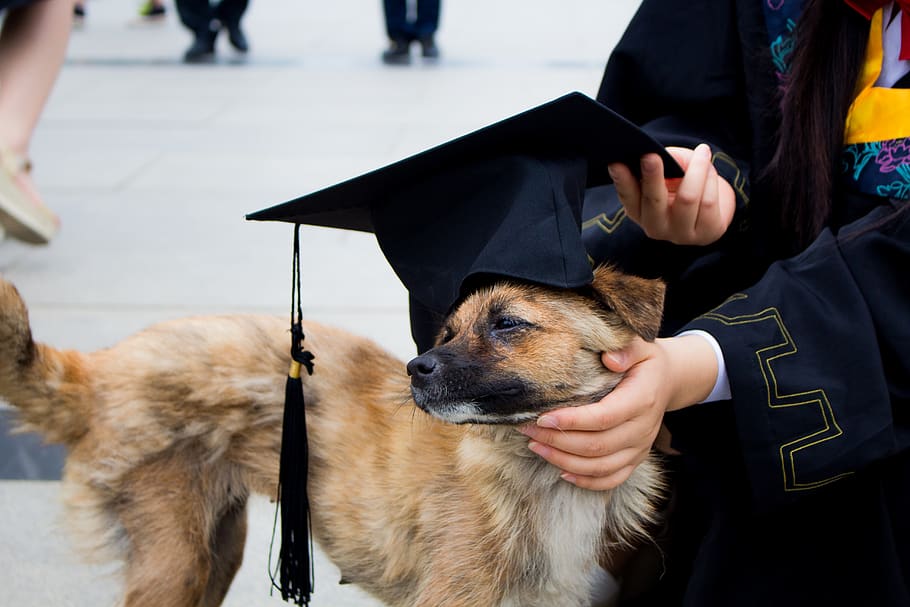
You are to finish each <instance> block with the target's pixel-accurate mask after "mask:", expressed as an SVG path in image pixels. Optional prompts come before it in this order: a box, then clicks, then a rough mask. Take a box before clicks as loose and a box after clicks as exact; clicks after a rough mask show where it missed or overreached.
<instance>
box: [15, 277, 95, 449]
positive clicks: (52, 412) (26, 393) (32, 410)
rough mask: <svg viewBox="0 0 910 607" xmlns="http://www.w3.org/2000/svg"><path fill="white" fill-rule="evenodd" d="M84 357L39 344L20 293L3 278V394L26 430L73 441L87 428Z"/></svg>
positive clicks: (58, 440)
mask: <svg viewBox="0 0 910 607" xmlns="http://www.w3.org/2000/svg"><path fill="white" fill-rule="evenodd" d="M84 369H85V364H84V356H83V355H82V354H80V353H78V352H63V351H58V350H55V349H53V348H51V347H49V346H46V345H44V344H39V343H35V341H34V340H33V339H32V331H31V328H30V326H29V321H28V310H27V309H26V307H25V303H24V302H23V301H22V298H21V297H20V296H19V292H18V291H17V290H16V288H15V287H14V286H13V285H11V284H10V283H9V282H7V281H5V280H3V278H0V398H2V399H3V400H6V401H7V402H9V404H11V405H13V407H15V408H16V409H17V410H18V412H19V416H18V422H19V425H20V426H21V428H22V429H23V430H35V431H37V432H39V433H40V434H41V435H42V436H43V437H44V438H45V440H47V441H48V442H52V443H62V444H72V443H74V442H75V441H76V440H78V439H79V438H80V437H81V436H83V435H84V434H85V433H86V432H87V430H88V425H87V422H86V420H87V419H88V415H87V414H88V412H87V411H86V410H85V409H86V407H89V406H91V405H90V403H91V402H92V399H91V395H90V392H91V387H90V386H89V384H88V381H87V378H86V374H85V371H84Z"/></svg>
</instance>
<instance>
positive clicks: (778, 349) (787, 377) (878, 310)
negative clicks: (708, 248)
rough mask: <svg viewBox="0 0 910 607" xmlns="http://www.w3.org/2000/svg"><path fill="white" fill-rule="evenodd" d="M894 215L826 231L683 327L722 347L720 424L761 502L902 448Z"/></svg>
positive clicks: (887, 210)
mask: <svg viewBox="0 0 910 607" xmlns="http://www.w3.org/2000/svg"><path fill="white" fill-rule="evenodd" d="M894 213H895V208H894V207H893V206H892V205H883V206H879V207H878V208H877V209H876V210H875V211H873V212H871V213H870V214H868V215H867V216H865V217H864V218H862V219H860V220H857V221H855V222H854V223H852V224H849V225H847V226H845V227H844V228H842V229H841V230H839V231H838V232H837V233H834V232H832V231H830V230H828V231H825V232H823V233H822V235H821V236H820V237H819V238H818V239H817V240H816V241H815V243H814V244H813V245H812V246H810V247H809V248H808V249H806V251H805V252H803V253H802V254H800V255H799V256H797V257H794V258H792V259H788V260H784V261H781V262H778V263H775V264H773V265H772V266H771V267H770V269H769V270H768V272H767V273H766V274H765V276H764V277H763V278H762V279H761V280H760V281H759V282H758V283H757V284H756V285H755V286H753V287H751V288H749V289H746V290H744V291H743V292H741V293H737V294H734V295H733V296H731V297H730V298H729V299H728V300H727V301H726V302H724V303H723V304H721V305H720V306H718V307H717V308H715V309H713V310H711V311H710V312H708V313H706V314H704V315H702V316H701V317H699V318H697V319H695V320H694V321H693V322H691V323H689V325H688V326H687V327H686V328H687V329H702V330H705V331H707V332H709V333H711V334H712V335H713V336H714V337H715V338H716V339H717V341H718V342H719V344H720V346H721V348H722V350H723V353H724V358H725V360H726V364H727V372H728V375H729V378H730V388H731V392H732V396H733V400H732V401H731V402H732V408H733V416H732V417H733V425H734V426H735V431H734V430H733V429H732V428H729V427H728V428H727V429H728V430H730V431H734V432H735V436H736V440H735V441H734V442H738V445H739V447H740V449H741V453H742V462H743V463H744V467H745V470H746V473H747V477H748V479H749V485H750V487H751V495H752V499H753V500H754V503H755V504H757V506H758V507H759V509H764V508H769V507H770V508H773V507H775V506H777V505H781V504H784V503H787V502H791V501H794V500H798V499H800V497H801V496H803V495H807V494H811V493H813V492H817V491H818V490H820V489H821V488H823V487H825V486H827V485H830V484H833V483H837V482H838V481H840V480H841V479H844V478H847V477H850V476H851V475H853V474H855V473H856V472H858V471H860V470H863V469H865V468H868V467H870V466H875V465H879V464H880V463H881V462H882V460H884V459H886V458H889V457H891V456H894V455H895V454H898V453H901V452H904V451H906V450H907V449H908V447H910V403H908V401H910V322H908V318H907V316H908V314H910V279H908V277H907V271H908V268H910V209H903V212H900V213H898V214H897V215H895V214H894ZM725 404H727V403H725ZM701 406H702V405H698V406H695V407H690V408H689V409H698V408H699V407H701ZM685 411H688V410H684V412H681V413H682V415H680V416H678V418H677V420H676V421H677V423H678V422H679V421H680V419H683V420H684V419H685V418H686V416H687V414H686V413H685ZM671 429H673V430H674V432H681V433H682V436H681V437H680V439H681V441H682V444H684V443H689V444H692V445H695V444H696V443H697V442H699V441H702V442H704V443H710V442H711V441H712V440H713V439H712V438H711V437H699V436H698V434H699V432H700V431H699V429H698V428H696V427H695V426H694V425H693V424H682V425H677V427H676V428H673V427H672V426H671ZM713 430H714V431H722V428H721V427H716V428H714V429H713ZM718 440H719V439H718ZM718 456H722V454H718ZM721 480H723V479H721Z"/></svg>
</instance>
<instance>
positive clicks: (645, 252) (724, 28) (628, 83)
mask: <svg viewBox="0 0 910 607" xmlns="http://www.w3.org/2000/svg"><path fill="white" fill-rule="evenodd" d="M736 12H737V11H736V3H735V1H734V0H720V1H718V0H714V1H711V0H695V1H693V2H678V1H677V0H645V1H644V2H643V3H642V4H641V6H640V8H639V9H638V12H637V13H636V14H635V16H634V17H633V18H632V20H631V22H630V23H629V25H628V28H627V30H626V32H625V34H624V35H623V37H622V38H621V40H620V41H619V43H618V44H617V46H616V47H615V49H614V50H613V52H612V53H611V55H610V59H609V61H608V63H607V66H606V69H605V71H604V74H603V78H602V81H601V84H600V88H599V92H598V95H597V99H598V101H600V102H601V103H603V104H605V105H606V106H608V107H610V108H611V109H613V110H615V111H617V112H619V113H620V114H622V115H623V116H625V117H626V118H628V119H629V120H631V121H632V122H634V123H636V124H638V125H639V126H641V127H642V128H643V129H644V130H646V131H647V132H649V133H650V134H651V135H652V136H654V137H655V138H656V139H657V140H658V141H660V142H661V143H662V144H663V145H665V146H671V145H676V146H684V147H689V148H694V147H695V146H696V145H698V144H699V143H702V142H706V143H708V144H709V145H710V146H711V149H712V152H713V153H714V158H713V162H714V166H715V167H716V168H717V170H718V172H719V173H720V175H721V176H722V177H724V178H725V179H726V180H727V181H728V182H729V183H730V184H731V185H732V186H733V188H734V191H735V192H736V203H737V211H736V215H735V217H734V220H733V225H731V227H730V229H729V230H728V231H727V234H726V235H725V236H724V237H723V238H721V239H720V240H719V241H718V242H717V243H714V244H712V245H711V246H707V247H694V246H688V247H687V246H677V245H673V244H671V243H668V242H662V241H655V240H651V239H649V238H647V236H646V235H645V234H644V232H643V230H641V228H640V227H639V226H638V225H637V224H636V223H635V222H633V221H632V220H630V219H629V218H628V217H627V216H626V215H625V212H624V210H623V208H622V205H621V204H620V202H619V200H618V198H617V196H616V192H615V189H614V188H613V187H612V185H607V186H600V187H597V188H591V189H590V190H588V192H587V193H586V196H585V204H584V208H583V217H582V219H583V224H582V237H583V239H584V241H585V246H586V247H587V250H588V253H589V255H590V257H591V259H592V261H593V262H594V263H603V262H608V263H611V264H613V265H615V266H617V267H619V268H620V269H622V270H624V271H626V272H629V273H632V274H636V275H639V276H647V277H659V278H663V279H664V280H665V281H666V283H667V285H668V290H667V303H666V308H665V318H664V326H663V334H672V333H673V332H675V331H676V330H678V329H679V328H680V327H681V326H682V324H684V323H685V322H688V321H689V320H691V319H692V318H694V317H695V316H697V315H698V314H700V313H702V312H704V311H705V310H707V309H709V308H711V307H713V306H715V305H717V304H718V303H720V302H721V301H722V300H723V299H724V297H726V296H727V295H728V294H729V293H730V290H731V289H737V288H744V287H745V286H747V285H748V284H752V283H754V282H755V280H757V279H758V277H759V276H760V274H758V273H755V272H750V270H751V269H752V268H753V267H754V266H755V263H754V261H753V260H752V259H751V257H752V255H753V253H752V251H753V250H754V249H753V248H752V247H751V244H752V243H751V237H750V236H749V229H750V228H749V215H750V214H751V210H750V209H749V196H750V194H749V178H748V175H749V162H750V158H751V154H752V133H753V125H752V124H751V119H750V110H749V100H748V98H747V94H746V88H745V76H744V73H743V71H744V68H743V60H742V57H743V53H744V52H745V51H743V50H742V49H743V46H742V45H743V42H742V40H741V39H740V37H739V36H738V34H737V31H738V22H737V15H736ZM693 58H698V64H697V65H696V64H693V63H692V61H693ZM719 276H724V277H741V278H742V282H741V283H738V284H734V285H732V286H731V284H730V280H726V281H721V280H718V277H719Z"/></svg>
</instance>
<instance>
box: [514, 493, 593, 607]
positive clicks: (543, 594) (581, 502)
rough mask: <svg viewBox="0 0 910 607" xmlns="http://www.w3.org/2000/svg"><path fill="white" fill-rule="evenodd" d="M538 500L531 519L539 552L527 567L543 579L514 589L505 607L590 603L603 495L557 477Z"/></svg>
mask: <svg viewBox="0 0 910 607" xmlns="http://www.w3.org/2000/svg"><path fill="white" fill-rule="evenodd" d="M539 499H540V503H539V504H538V506H537V507H536V508H535V509H534V510H535V514H536V516H534V517H533V518H534V520H533V521H529V522H530V523H531V525H533V528H534V534H533V535H534V536H536V542H535V543H536V544H537V545H538V547H539V551H538V552H536V553H532V554H529V555H528V558H529V560H530V561H531V562H529V563H527V564H526V571H528V572H535V571H536V572H539V574H540V577H539V579H537V580H536V583H535V580H533V579H532V580H528V581H529V584H527V585H523V586H522V587H516V588H515V591H516V592H514V593H512V594H511V595H510V596H507V597H504V600H503V602H502V605H501V607H511V606H513V605H514V606H516V607H518V606H521V607H534V606H538V605H539V606H541V607H542V606H544V605H547V606H566V607H568V606H576V605H583V604H586V601H587V600H588V598H589V593H590V587H591V579H592V574H593V571H594V567H595V566H596V558H597V555H598V553H599V549H600V546H601V543H602V540H603V534H604V526H605V524H606V504H605V496H604V494H603V493H598V492H592V491H585V490H582V489H579V488H577V487H574V486H572V485H570V484H569V483H566V482H564V481H559V482H558V483H556V484H554V485H552V486H551V488H550V490H549V491H546V492H544V493H543V494H541V495H540V496H539Z"/></svg>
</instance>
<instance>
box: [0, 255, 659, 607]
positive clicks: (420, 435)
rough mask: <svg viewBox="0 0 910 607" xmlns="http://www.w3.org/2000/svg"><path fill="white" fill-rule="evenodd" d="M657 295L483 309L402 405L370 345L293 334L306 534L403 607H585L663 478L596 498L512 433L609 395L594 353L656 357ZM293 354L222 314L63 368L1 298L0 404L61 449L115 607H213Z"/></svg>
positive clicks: (481, 301) (260, 328) (604, 277)
mask: <svg viewBox="0 0 910 607" xmlns="http://www.w3.org/2000/svg"><path fill="white" fill-rule="evenodd" d="M662 294H663V291H662V287H661V286H660V285H659V284H657V283H655V282H652V281H646V280H642V279H638V278H633V277H628V276H623V275H620V274H618V273H617V272H615V271H613V270H611V269H607V268H600V269H598V270H597V272H596V280H595V282H594V285H593V287H592V288H591V289H589V290H585V291H584V292H575V291H557V290H553V289H547V288H543V287H538V286H528V285H520V284H512V283H500V284H496V285H493V286H492V287H489V288H485V289H482V290H479V291H477V292H475V293H473V294H472V295H470V296H469V297H468V298H467V299H466V300H465V301H464V302H463V303H462V304H461V305H460V306H459V307H458V308H457V310H456V311H455V312H454V313H453V314H452V315H451V316H450V317H449V319H448V321H447V325H446V328H445V330H444V332H443V334H442V335H441V337H440V341H439V344H438V345H437V347H436V348H434V349H433V350H431V351H430V352H428V353H426V354H424V355H423V356H421V357H418V358H417V359H415V360H414V361H412V362H411V363H410V365H409V366H408V371H409V372H410V373H411V375H412V376H413V377H412V385H410V386H409V379H408V374H407V373H406V369H405V365H404V364H403V363H402V362H400V361H398V360H396V359H395V358H393V357H392V356H390V355H389V354H387V353H386V352H385V351H383V350H382V349H380V348H379V347H378V346H376V345H375V344H373V343H372V342H370V341H368V340H366V339H363V338H360V337H356V336H354V335H350V334H348V333H346V332H343V331H340V330H338V329H333V328H330V327H327V326H322V325H318V324H314V323H305V327H304V329H305V332H306V336H307V337H306V347H307V349H308V350H310V351H311V352H313V353H314V354H315V356H316V371H315V373H314V374H313V375H312V376H311V377H306V376H305V377H304V383H305V393H306V399H307V423H308V433H309V441H310V476H309V479H310V480H309V482H310V485H309V494H310V500H311V505H312V516H313V528H314V533H315V535H316V538H317V540H318V541H319V543H320V545H321V547H322V548H323V550H324V551H325V552H326V553H327V554H328V555H329V557H330V558H331V559H332V560H333V561H334V562H335V563H336V564H337V565H338V567H339V568H340V569H341V571H342V574H343V577H344V578H345V579H346V580H348V581H351V582H353V583H356V584H358V585H360V586H361V587H362V588H364V589H365V590H367V591H368V592H370V593H372V594H374V595H375V596H376V597H378V598H380V599H381V600H383V601H385V602H386V603H388V604H389V605H395V606H424V607H445V606H449V607H455V606H464V607H484V606H501V607H505V606H514V607H519V606H520V607H534V606H541V607H544V606H545V607H554V606H562V605H565V606H574V605H583V604H585V602H586V600H587V598H588V594H589V591H590V589H589V586H590V577H591V572H592V570H593V568H594V567H595V565H596V563H597V559H598V556H599V555H600V554H602V552H603V550H604V548H605V547H606V548H607V549H609V546H611V545H614V544H616V543H621V542H624V541H627V540H630V539H632V538H634V537H636V536H640V535H642V534H643V533H644V531H645V526H646V525H647V523H648V522H649V521H650V520H651V519H652V517H653V514H654V502H655V499H656V498H657V496H658V493H659V491H660V478H659V471H658V467H657V465H656V462H655V461H653V460H647V461H645V462H644V463H643V464H641V465H640V466H639V467H638V468H637V469H636V471H635V472H634V473H633V475H632V477H631V478H629V480H628V481H626V482H625V483H624V484H622V485H621V486H620V487H618V488H616V489H615V490H613V491H606V492H592V491H586V490H583V489H579V488H577V487H575V486H573V485H571V484H569V483H566V482H565V481H563V480H561V479H560V476H559V471H558V470H556V469H555V468H553V467H552V466H550V465H549V464H547V463H546V462H545V461H543V460H542V459H540V458H538V457H537V456H535V455H534V454H533V453H531V452H530V451H529V450H528V448H527V439H526V438H525V437H524V436H523V435H521V434H520V433H518V432H517V431H516V430H515V429H514V428H513V427H512V426H513V425H514V424H518V423H522V422H527V421H530V420H533V419H534V418H535V417H536V416H537V415H539V414H540V413H541V412H542V411H545V410H548V409H552V408H555V407H563V406H568V405H578V404H587V403H590V402H593V401H594V400H597V399H598V398H600V397H602V396H603V395H604V394H606V393H607V392H609V390H611V389H612V387H613V386H614V385H615V384H616V382H617V381H618V380H619V376H618V375H616V374H614V373H611V372H609V371H608V370H606V369H605V368H604V367H603V365H602V364H601V362H600V353H601V352H602V351H605V350H614V349H617V348H621V347H622V346H623V345H624V344H625V343H627V342H628V340H629V339H630V338H631V337H632V336H633V335H635V334H639V335H643V336H645V337H646V338H649V339H651V338H653V337H654V336H655V334H656V331H657V327H658V325H659V322H660V308H661V302H662ZM288 344H289V336H288V331H287V322H286V321H285V320H283V319H280V318H271V317H263V316H222V317H199V318H190V319H185V320H179V321H174V322H166V323H162V324H160V325H157V326H154V327H152V328H150V329H147V330H145V331H143V332H141V333H138V334H136V335H134V336H132V337H130V338H128V339H126V340H124V341H122V342H121V343H119V344H117V345H116V346H114V347H112V348H109V349H106V350H101V351H97V352H93V353H88V354H83V353H78V352H71V351H58V350H56V349H54V348H52V347H50V346H47V345H43V344H39V343H35V342H34V341H33V340H32V336H31V331H30V328H29V322H28V315H27V311H26V307H25V305H24V304H23V302H22V300H21V299H20V297H19V295H18V293H17V292H16V290H15V289H14V287H13V286H12V285H10V284H9V283H6V282H2V281H0V395H2V397H3V398H5V399H6V400H8V401H9V402H10V403H11V404H13V405H14V406H15V407H16V408H17V409H18V411H19V414H20V421H21V424H22V427H23V428H25V429H29V430H36V431H38V432H40V433H42V434H43V435H44V436H45V438H46V439H47V440H48V441H51V442H55V443H62V444H64V445H66V446H67V447H68V448H69V455H68V459H67V462H66V468H65V472H64V488H65V493H64V495H65V500H66V505H67V507H68V512H69V513H70V515H71V517H72V519H71V520H72V522H71V524H70V527H71V528H72V530H73V531H76V532H80V534H81V535H82V537H83V539H88V540H89V545H90V546H94V547H95V548H104V549H107V552H111V553H113V554H112V556H114V557H116V558H120V559H122V561H123V563H124V575H125V596H124V604H125V605H127V606H130V607H133V606H149V607H151V606H155V607H158V606H167V607H183V606H185V607H198V606H207V607H211V606H215V605H219V604H220V603H221V601H222V600H223V598H224V596H225V593H226V592H227V590H228V587H229V586H230V583H231V580H232V578H233V576H234V574H235V572H236V571H237V568H238V567H239V566H240V562H241V559H242V555H243V546H244V541H245V534H246V518H245V517H246V511H245V509H246V501H247V498H248V496H249V495H250V493H252V492H257V493H262V494H265V495H267V496H272V497H273V496H274V495H275V493H276V487H277V480H278V453H279V449H280V440H281V418H282V405H283V401H284V383H285V377H286V375H287V367H288V356H287V352H288ZM411 391H413V399H412V398H411ZM415 400H416V404H417V405H418V407H415V406H414V405H415ZM427 413H429V415H428V414H427ZM446 422H455V423H446ZM316 598H317V599H318V596H317V597H316Z"/></svg>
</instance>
